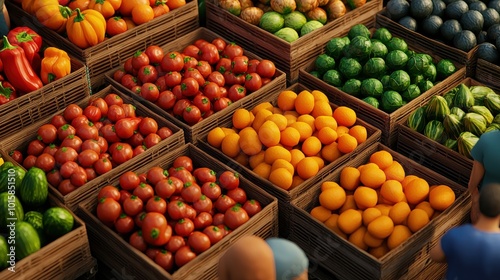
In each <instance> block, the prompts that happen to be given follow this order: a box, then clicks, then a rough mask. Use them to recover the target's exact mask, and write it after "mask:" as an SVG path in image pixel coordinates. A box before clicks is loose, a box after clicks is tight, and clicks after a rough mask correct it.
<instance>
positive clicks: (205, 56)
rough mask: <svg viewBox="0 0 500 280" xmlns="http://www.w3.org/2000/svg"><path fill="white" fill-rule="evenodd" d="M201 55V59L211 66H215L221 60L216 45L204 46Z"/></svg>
mask: <svg viewBox="0 0 500 280" xmlns="http://www.w3.org/2000/svg"><path fill="white" fill-rule="evenodd" d="M200 53H201V54H200V58H199V59H200V60H204V61H206V62H208V63H209V64H211V65H214V64H215V63H217V61H219V59H220V57H219V50H218V49H217V47H216V46H215V45H214V44H211V43H208V44H204V45H203V46H202V47H201V48H200Z"/></svg>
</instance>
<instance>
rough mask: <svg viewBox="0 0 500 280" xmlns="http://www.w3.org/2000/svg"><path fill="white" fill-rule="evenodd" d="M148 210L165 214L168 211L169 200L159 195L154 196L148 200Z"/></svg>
mask: <svg viewBox="0 0 500 280" xmlns="http://www.w3.org/2000/svg"><path fill="white" fill-rule="evenodd" d="M146 212H157V213H160V214H165V213H166V212H167V202H166V201H165V200H164V199H163V198H161V197H159V196H154V197H152V198H150V199H149V200H148V202H146Z"/></svg>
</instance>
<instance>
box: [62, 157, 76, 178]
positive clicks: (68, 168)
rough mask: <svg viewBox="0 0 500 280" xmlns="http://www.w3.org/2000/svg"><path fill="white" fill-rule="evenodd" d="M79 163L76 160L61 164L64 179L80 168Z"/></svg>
mask: <svg viewBox="0 0 500 280" xmlns="http://www.w3.org/2000/svg"><path fill="white" fill-rule="evenodd" d="M78 167H79V166H78V163H76V162H74V161H68V162H65V163H64V164H62V165H61V168H60V169H59V172H60V174H61V176H62V177H63V178H64V179H69V178H70V177H71V174H73V172H75V171H76V170H77V169H78Z"/></svg>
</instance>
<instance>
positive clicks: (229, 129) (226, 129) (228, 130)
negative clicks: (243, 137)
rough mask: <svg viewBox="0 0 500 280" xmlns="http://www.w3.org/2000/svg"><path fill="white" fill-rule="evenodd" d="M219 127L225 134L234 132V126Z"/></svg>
mask: <svg viewBox="0 0 500 280" xmlns="http://www.w3.org/2000/svg"><path fill="white" fill-rule="evenodd" d="M221 129H222V130H223V131H224V134H225V135H228V134H233V133H236V129H235V128H229V127H221Z"/></svg>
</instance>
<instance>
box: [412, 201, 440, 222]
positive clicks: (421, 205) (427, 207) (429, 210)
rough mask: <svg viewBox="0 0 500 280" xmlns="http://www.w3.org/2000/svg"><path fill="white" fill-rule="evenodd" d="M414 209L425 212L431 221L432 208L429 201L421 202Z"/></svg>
mask: <svg viewBox="0 0 500 280" xmlns="http://www.w3.org/2000/svg"><path fill="white" fill-rule="evenodd" d="M415 209H422V210H424V211H425V212H427V216H429V219H431V220H432V216H433V215H434V212H436V211H435V210H434V208H432V206H431V204H430V202H429V201H422V202H420V203H419V204H417V205H416V206H415Z"/></svg>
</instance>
